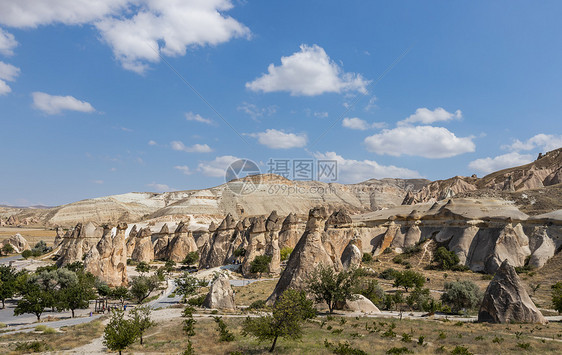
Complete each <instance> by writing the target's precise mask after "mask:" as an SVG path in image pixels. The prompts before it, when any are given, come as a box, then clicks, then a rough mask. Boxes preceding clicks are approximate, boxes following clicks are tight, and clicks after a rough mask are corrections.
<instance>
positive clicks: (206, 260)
mask: <svg viewBox="0 0 562 355" xmlns="http://www.w3.org/2000/svg"><path fill="white" fill-rule="evenodd" d="M236 225H237V223H236V221H235V220H234V218H233V217H232V215H231V214H228V215H226V217H225V218H224V220H223V221H222V222H221V224H220V225H219V226H218V228H217V230H216V231H215V232H214V233H213V234H212V236H211V237H210V238H209V241H208V242H207V244H206V245H205V247H203V250H202V252H201V257H200V262H199V267H200V268H206V267H208V268H212V267H217V266H221V265H224V264H225V263H227V257H228V251H229V249H230V247H231V244H232V241H233V239H235V238H236V235H235V234H236Z"/></svg>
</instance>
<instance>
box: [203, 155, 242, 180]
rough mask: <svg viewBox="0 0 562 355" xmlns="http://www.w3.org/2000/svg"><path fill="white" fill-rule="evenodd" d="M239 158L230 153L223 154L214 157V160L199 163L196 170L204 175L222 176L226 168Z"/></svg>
mask: <svg viewBox="0 0 562 355" xmlns="http://www.w3.org/2000/svg"><path fill="white" fill-rule="evenodd" d="M239 159H240V158H237V157H235V156H232V155H223V156H220V157H216V158H215V160H212V161H206V162H202V163H199V165H198V166H197V171H199V172H200V173H202V174H203V175H206V176H212V177H224V176H225V174H226V168H228V166H229V165H230V164H232V163H233V162H235V161H236V160H239Z"/></svg>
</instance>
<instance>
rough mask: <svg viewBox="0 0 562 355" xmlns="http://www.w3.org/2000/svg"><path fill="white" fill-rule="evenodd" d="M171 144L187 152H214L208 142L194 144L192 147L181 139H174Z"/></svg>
mask: <svg viewBox="0 0 562 355" xmlns="http://www.w3.org/2000/svg"><path fill="white" fill-rule="evenodd" d="M170 146H171V147H172V149H173V150H177V151H181V152H187V153H209V152H212V151H213V149H211V147H209V146H208V145H207V144H194V145H192V146H190V147H187V146H186V145H185V144H183V143H182V142H181V141H172V142H171V143H170Z"/></svg>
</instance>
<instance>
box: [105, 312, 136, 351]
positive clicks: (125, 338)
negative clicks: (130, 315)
mask: <svg viewBox="0 0 562 355" xmlns="http://www.w3.org/2000/svg"><path fill="white" fill-rule="evenodd" d="M138 336H139V331H138V328H137V327H136V325H135V323H134V321H133V320H132V319H125V318H124V313H123V311H121V310H113V314H112V315H111V320H110V321H109V323H108V324H107V326H106V327H105V330H104V331H103V344H104V345H105V346H107V348H108V349H109V350H113V351H118V352H119V355H121V351H123V350H125V349H126V348H127V347H128V346H129V345H131V344H133V343H134V342H135V341H136V340H137V338H138Z"/></svg>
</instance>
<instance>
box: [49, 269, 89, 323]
mask: <svg viewBox="0 0 562 355" xmlns="http://www.w3.org/2000/svg"><path fill="white" fill-rule="evenodd" d="M76 276H77V281H76V282H72V283H69V284H67V285H65V286H64V287H61V288H60V289H59V297H57V299H58V305H57V308H58V309H59V310H65V309H70V311H71V313H72V318H74V311H75V310H76V309H86V308H88V307H89V306H90V300H93V299H95V298H96V294H95V291H94V282H95V278H94V276H93V275H92V274H90V273H85V272H83V271H78V272H77V273H76Z"/></svg>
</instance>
